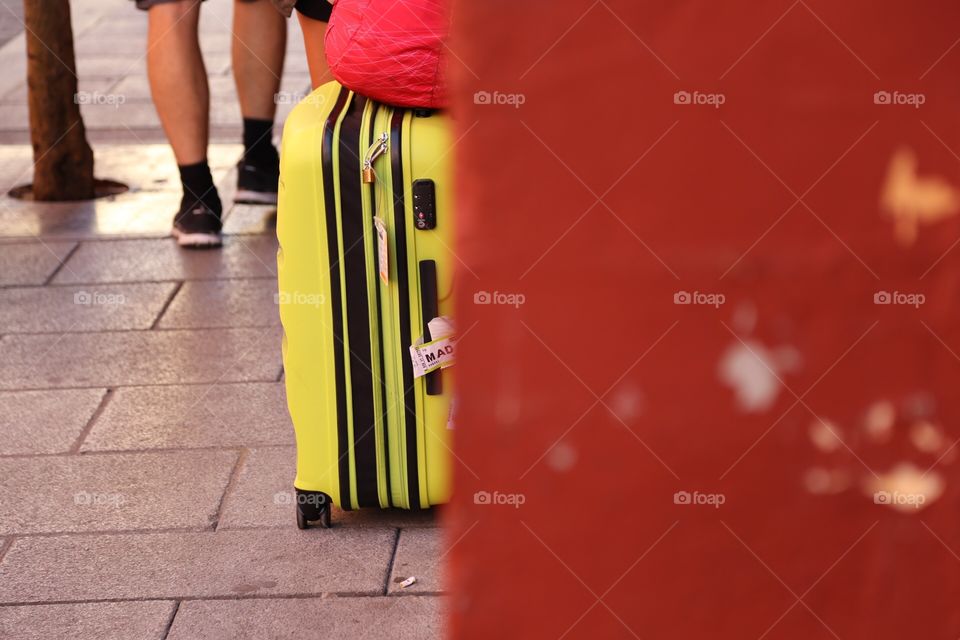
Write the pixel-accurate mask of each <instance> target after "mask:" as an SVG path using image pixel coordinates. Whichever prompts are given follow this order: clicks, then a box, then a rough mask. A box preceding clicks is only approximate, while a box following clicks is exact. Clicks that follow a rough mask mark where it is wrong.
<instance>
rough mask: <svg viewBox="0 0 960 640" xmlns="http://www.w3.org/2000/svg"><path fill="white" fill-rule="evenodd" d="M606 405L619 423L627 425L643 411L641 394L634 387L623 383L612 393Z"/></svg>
mask: <svg viewBox="0 0 960 640" xmlns="http://www.w3.org/2000/svg"><path fill="white" fill-rule="evenodd" d="M606 405H607V406H608V407H609V408H610V411H612V412H613V414H614V415H615V416H617V417H618V418H620V420H621V421H623V422H624V423H629V422H630V421H632V420H633V419H634V418H636V417H637V416H639V415H640V412H641V411H642V410H643V393H642V392H641V391H640V389H639V388H637V387H636V386H635V385H633V384H630V383H626V382H624V383H623V384H622V385H620V386H619V387H617V388H616V389H615V390H614V391H613V393H612V394H611V396H610V400H609V401H607V402H606Z"/></svg>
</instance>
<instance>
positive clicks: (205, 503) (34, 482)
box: [0, 450, 239, 534]
mask: <svg viewBox="0 0 960 640" xmlns="http://www.w3.org/2000/svg"><path fill="white" fill-rule="evenodd" d="M238 455H239V454H238V453H237V452H235V451H224V450H220V451H217V450H203V451H164V452H150V453H110V454H97V455H86V456H77V455H72V456H32V457H28V458H0V492H2V494H0V495H2V498H0V533H3V534H29V533H56V532H66V531H70V532H76V531H122V530H131V529H137V530H139V529H171V528H197V529H203V528H208V527H210V526H212V524H213V523H214V521H215V519H216V514H217V509H218V507H219V505H220V498H221V497H222V495H223V491H224V489H225V488H226V486H227V482H229V480H230V475H231V473H232V472H233V468H234V465H235V464H236V460H237V456H238Z"/></svg>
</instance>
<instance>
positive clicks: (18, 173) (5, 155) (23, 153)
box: [0, 144, 33, 213]
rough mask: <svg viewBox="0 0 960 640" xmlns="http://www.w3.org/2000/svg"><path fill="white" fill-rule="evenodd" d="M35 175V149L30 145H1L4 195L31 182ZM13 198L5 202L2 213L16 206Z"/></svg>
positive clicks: (0, 158) (1, 181)
mask: <svg viewBox="0 0 960 640" xmlns="http://www.w3.org/2000/svg"><path fill="white" fill-rule="evenodd" d="M32 173H33V149H32V147H31V146H30V145H28V144H7V145H0V189H2V191H3V193H6V192H7V191H9V190H10V189H11V188H12V187H15V186H17V185H18V184H22V183H24V182H29V181H30V177H31V175H32ZM16 202H17V201H16V200H13V199H12V198H6V199H4V200H3V203H4V205H5V206H2V207H0V213H2V212H3V211H4V210H6V209H7V208H8V207H10V206H11V205H12V204H15V203H16Z"/></svg>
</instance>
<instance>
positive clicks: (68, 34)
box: [23, 0, 94, 200]
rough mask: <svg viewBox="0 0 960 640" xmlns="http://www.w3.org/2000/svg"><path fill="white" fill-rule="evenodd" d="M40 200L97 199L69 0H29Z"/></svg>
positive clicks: (37, 195) (34, 139) (26, 13)
mask: <svg viewBox="0 0 960 640" xmlns="http://www.w3.org/2000/svg"><path fill="white" fill-rule="evenodd" d="M23 7H24V23H25V24H26V38H27V87H28V89H29V92H28V93H29V104H30V139H31V142H32V143H33V161H34V171H33V197H34V199H35V200H88V199H90V198H93V195H94V191H93V150H92V149H91V148H90V145H89V144H88V143H87V138H86V131H85V129H84V126H83V119H82V118H81V116H80V105H79V99H78V93H77V73H76V63H75V60H74V55H73V29H72V28H71V26H70V2H69V0H24V2H23Z"/></svg>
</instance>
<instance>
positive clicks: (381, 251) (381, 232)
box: [373, 216, 390, 284]
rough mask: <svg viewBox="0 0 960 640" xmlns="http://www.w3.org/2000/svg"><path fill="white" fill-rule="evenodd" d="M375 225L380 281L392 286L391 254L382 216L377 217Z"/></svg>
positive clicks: (374, 220) (374, 221)
mask: <svg viewBox="0 0 960 640" xmlns="http://www.w3.org/2000/svg"><path fill="white" fill-rule="evenodd" d="M373 225H374V226H375V227H376V228H377V263H378V265H379V270H380V280H382V281H383V284H390V254H389V250H390V249H389V245H388V243H387V225H386V224H384V222H383V219H382V218H380V216H375V217H374V219H373Z"/></svg>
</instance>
